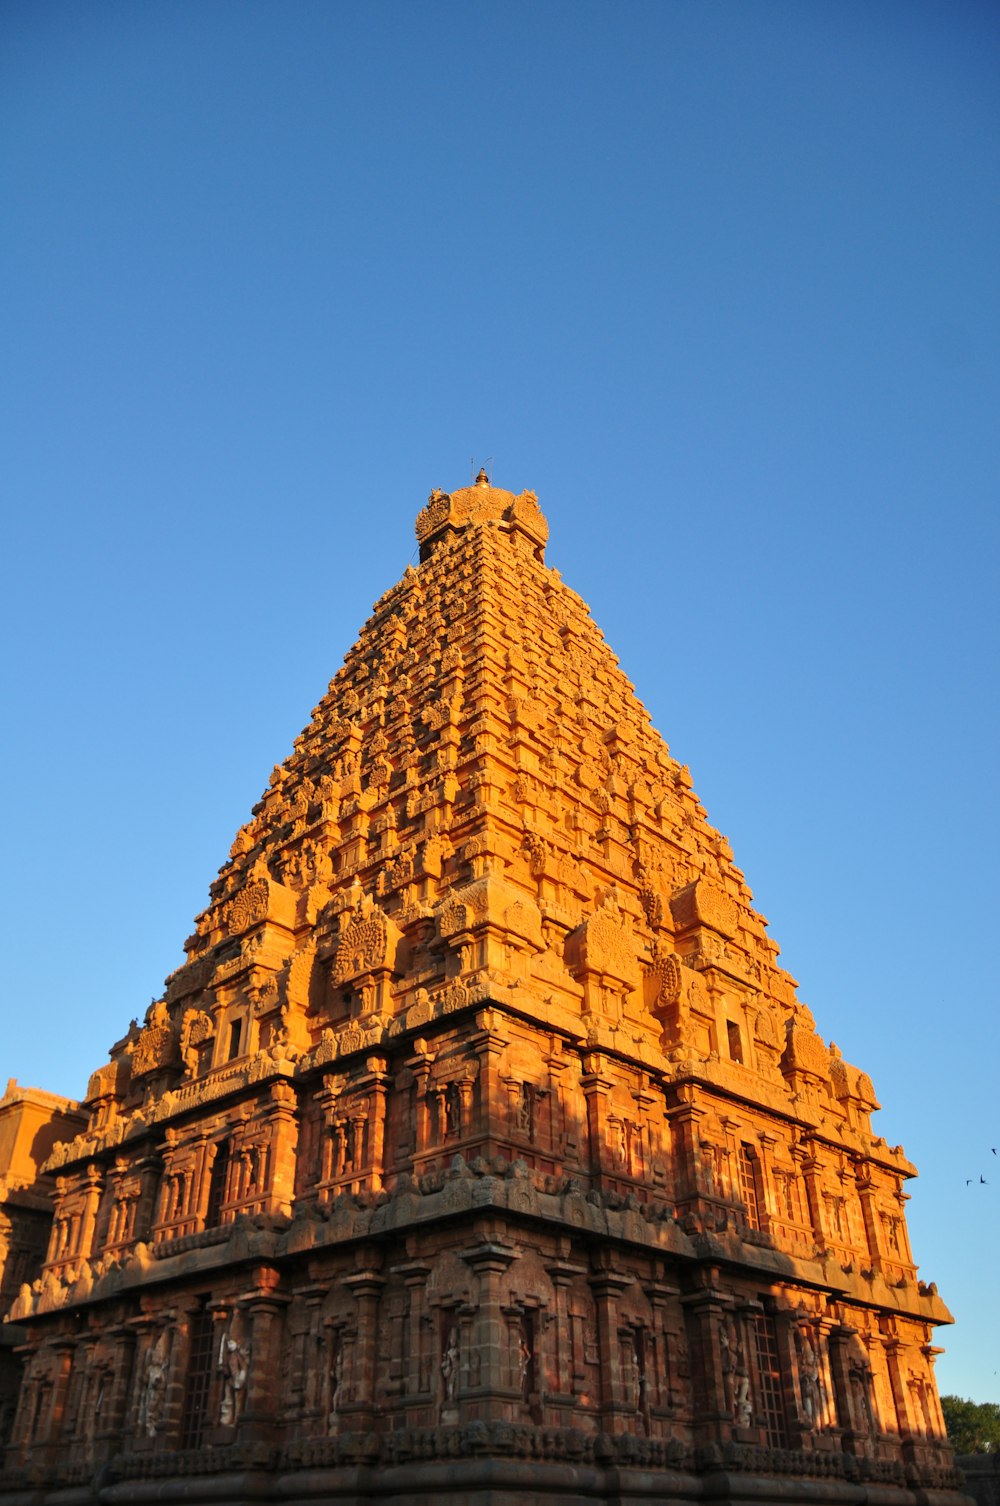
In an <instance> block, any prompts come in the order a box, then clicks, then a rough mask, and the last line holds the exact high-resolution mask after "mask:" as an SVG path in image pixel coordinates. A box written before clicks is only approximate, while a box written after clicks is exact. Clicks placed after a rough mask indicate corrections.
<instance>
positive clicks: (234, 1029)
mask: <svg viewBox="0 0 1000 1506" xmlns="http://www.w3.org/2000/svg"><path fill="white" fill-rule="evenodd" d="M242 1044H243V1021H242V1020H232V1021H231V1022H230V1025H229V1049H228V1050H227V1052H226V1060H227V1061H230V1062H231V1061H232V1060H233V1059H234V1058H235V1057H237V1056H239V1054H240V1047H241V1046H242Z"/></svg>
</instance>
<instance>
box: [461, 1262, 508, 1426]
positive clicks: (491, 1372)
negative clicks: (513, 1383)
mask: <svg viewBox="0 0 1000 1506" xmlns="http://www.w3.org/2000/svg"><path fill="white" fill-rule="evenodd" d="M459 1253H460V1255H461V1257H462V1259H463V1260H464V1261H465V1262H466V1264H467V1265H468V1266H470V1267H471V1269H472V1270H473V1271H474V1272H475V1275H476V1277H477V1281H478V1286H479V1308H478V1313H477V1321H476V1324H475V1328H474V1330H473V1332H474V1334H475V1343H476V1347H477V1350H478V1354H479V1385H480V1396H481V1398H482V1404H483V1405H484V1406H485V1408H486V1410H487V1412H488V1413H492V1415H493V1416H494V1417H504V1418H506V1417H508V1416H510V1388H509V1386H507V1385H506V1384H505V1376H506V1375H507V1372H508V1368H509V1345H508V1329H507V1320H506V1318H505V1317H504V1314H503V1306H502V1304H503V1291H502V1278H503V1275H504V1272H505V1271H506V1270H507V1268H508V1266H509V1265H510V1264H511V1262H512V1261H513V1260H515V1259H516V1258H517V1251H516V1249H515V1248H514V1246H513V1245H512V1244H508V1243H507V1242H506V1241H505V1240H500V1239H484V1240H482V1241H481V1242H480V1243H479V1244H476V1245H474V1246H473V1247H472V1248H471V1249H467V1250H461V1251H460V1252H459ZM456 1400H457V1397H456ZM514 1415H515V1416H518V1415H519V1411H518V1412H517V1413H515V1414H514Z"/></svg>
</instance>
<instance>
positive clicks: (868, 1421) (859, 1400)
mask: <svg viewBox="0 0 1000 1506" xmlns="http://www.w3.org/2000/svg"><path fill="white" fill-rule="evenodd" d="M848 1374H849V1376H850V1381H851V1403H852V1407H853V1410H854V1426H855V1427H856V1428H857V1430H858V1432H859V1433H867V1434H868V1436H869V1438H871V1437H873V1436H874V1433H875V1414H874V1412H873V1411H872V1386H873V1384H874V1377H873V1375H872V1369H871V1366H870V1365H869V1364H868V1362H867V1361H866V1360H858V1361H856V1362H855V1363H854V1364H853V1365H851V1367H850V1370H849V1372H848Z"/></svg>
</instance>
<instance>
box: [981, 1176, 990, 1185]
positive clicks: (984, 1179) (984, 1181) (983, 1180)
mask: <svg viewBox="0 0 1000 1506" xmlns="http://www.w3.org/2000/svg"><path fill="white" fill-rule="evenodd" d="M979 1180H980V1181H981V1182H982V1184H983V1186H984V1187H988V1186H989V1185H990V1184H989V1182H987V1180H986V1178H985V1177H980V1178H979Z"/></svg>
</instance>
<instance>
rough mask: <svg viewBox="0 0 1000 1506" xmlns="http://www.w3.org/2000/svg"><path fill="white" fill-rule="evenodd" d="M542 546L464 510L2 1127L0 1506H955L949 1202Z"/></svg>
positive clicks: (484, 498)
mask: <svg viewBox="0 0 1000 1506" xmlns="http://www.w3.org/2000/svg"><path fill="white" fill-rule="evenodd" d="M547 534H548V529H547V525H546V523H545V520H544V518H543V517H542V514H541V512H540V510H539V507H538V501H537V498H536V497H535V496H534V494H533V493H531V492H521V493H519V494H515V493H514V492H508V491H504V490H503V489H501V488H499V487H495V486H494V485H493V484H492V482H491V480H490V478H489V477H488V476H487V475H486V474H485V472H481V473H480V475H479V476H478V477H477V479H476V481H475V482H474V483H473V485H472V486H470V487H465V488H460V489H458V490H456V491H454V492H451V493H445V492H435V493H433V494H432V495H431V497H430V499H429V501H428V503H427V506H426V507H425V508H424V509H423V510H422V512H421V513H420V516H419V517H418V520H417V538H418V543H419V546H420V563H419V565H417V566H416V567H410V568H408V569H407V570H406V571H405V572H404V574H403V576H402V577H401V579H400V580H399V581H398V582H397V583H396V584H395V585H393V586H391V587H390V589H389V590H388V591H386V592H385V593H384V595H383V596H382V597H380V599H379V600H378V601H377V602H376V603H375V606H374V608H373V610H372V614H371V616H370V618H369V619H368V621H367V622H366V623H365V624H364V625H363V627H362V629H361V632H360V634H359V637H358V641H357V643H356V644H355V646H354V647H353V648H352V649H351V650H350V652H349V653H348V655H347V658H346V660H345V662H344V664H343V666H342V668H341V669H339V670H338V671H337V673H336V675H335V676H334V677H333V679H332V680H331V681H330V684H329V688H328V690H327V691H326V693H325V694H324V695H323V696H322V697H321V698H320V700H319V702H318V704H317V705H316V707H315V709H314V710H313V712H312V715H311V720H310V722H309V724H308V725H307V726H306V727H305V728H304V730H303V731H302V732H301V733H300V734H299V736H298V737H296V738H295V740H294V742H293V744H292V752H291V754H290V755H289V757H288V758H287V759H285V760H284V762H283V763H282V764H281V765H279V766H278V767H277V768H276V769H275V770H274V771H273V772H272V774H271V776H270V778H269V781H268V784H267V788H266V789H265V791H264V793H263V795H262V797H261V799H260V800H259V801H258V802H257V803H256V805H255V806H254V808H253V810H252V811H251V812H250V813H249V815H248V819H247V821H246V823H245V824H244V825H243V827H242V828H241V829H240V831H239V833H238V834H237V836H236V840H235V841H234V842H233V844H232V847H231V849H230V852H229V857H228V859H227V860H226V862H225V863H224V865H223V867H222V869H220V871H219V873H218V876H217V877H216V878H215V879H213V880H212V883H211V885H210V888H209V894H208V900H207V903H206V905H205V908H204V910H203V911H202V912H201V913H200V914H199V915H198V917H197V918H196V921H195V927H194V930H193V932H192V935H191V936H190V937H189V938H188V940H187V942H186V943H185V952H186V954H187V960H186V961H184V962H183V963H182V965H181V966H180V967H179V968H178V969H177V971H176V972H175V973H174V974H172V976H171V978H170V979H169V980H168V982H167V987H166V992H165V995H164V998H163V999H162V1000H159V1001H157V1003H156V1004H155V1005H154V1006H152V1008H151V1009H150V1011H149V1013H148V1017H147V1018H146V1019H145V1021H144V1023H143V1024H142V1026H140V1025H138V1024H137V1023H136V1022H134V1021H133V1023H132V1025H130V1026H129V1027H128V1029H127V1030H126V1031H125V1033H124V1034H123V1035H122V1038H121V1039H120V1040H119V1041H118V1042H117V1043H116V1044H115V1046H114V1047H113V1048H112V1052H111V1060H110V1062H109V1063H108V1064H107V1065H106V1066H103V1067H98V1069H97V1070H96V1071H95V1072H94V1073H93V1074H92V1076H91V1078H90V1083H89V1086H88V1093H87V1098H86V1101H85V1103H84V1105H83V1106H82V1108H81V1107H79V1106H77V1105H72V1106H70V1107H69V1108H67V1107H66V1106H65V1105H63V1106H62V1107H61V1108H60V1107H58V1105H57V1104H56V1102H55V1101H53V1103H51V1104H48V1105H34V1106H30V1109H31V1111H30V1114H29V1106H27V1105H25V1104H24V1102H23V1101H22V1099H21V1098H19V1096H18V1094H17V1092H15V1091H12V1090H9V1092H8V1098H7V1099H5V1100H3V1101H0V1146H3V1145H7V1146H8V1147H10V1146H11V1145H14V1146H15V1150H14V1151H12V1152H9V1154H10V1155H11V1157H12V1164H11V1166H10V1167H9V1168H5V1167H4V1166H3V1165H2V1164H0V1295H2V1297H3V1300H4V1303H5V1305H6V1307H7V1309H8V1311H9V1313H10V1316H11V1317H12V1318H16V1319H18V1320H19V1321H21V1322H23V1323H25V1325H26V1327H25V1330H24V1333H25V1337H24V1338H23V1340H22V1339H19V1341H18V1348H17V1352H16V1356H15V1349H14V1347H13V1346H8V1347H7V1348H6V1349H4V1348H3V1346H0V1366H2V1364H3V1363H4V1357H5V1356H8V1357H10V1360H11V1363H12V1364H14V1365H19V1364H20V1363H21V1359H20V1356H21V1355H22V1354H23V1356H24V1363H23V1374H22V1375H21V1377H20V1380H19V1382H18V1384H19V1386H20V1393H19V1395H20V1400H19V1402H18V1405H17V1409H16V1416H14V1417H13V1418H12V1427H11V1432H10V1442H9V1445H8V1446H7V1448H6V1456H5V1461H4V1464H5V1468H4V1470H3V1471H0V1506H3V1503H4V1498H5V1493H6V1492H8V1491H11V1490H12V1491H13V1492H14V1496H13V1498H12V1499H13V1500H14V1501H21V1500H27V1499H28V1498H29V1496H30V1498H31V1500H33V1501H38V1502H39V1503H43V1502H44V1501H46V1500H49V1501H51V1500H55V1499H59V1500H63V1499H68V1498H69V1496H70V1495H73V1494H74V1493H75V1496H80V1493H81V1492H83V1494H88V1492H89V1494H93V1493H94V1492H93V1491H91V1490H90V1487H89V1485H88V1483H87V1482H90V1481H102V1480H104V1481H107V1482H109V1485H108V1488H110V1489H111V1490H112V1491H113V1493H114V1497H115V1500H116V1502H118V1503H119V1506H138V1503H139V1502H140V1501H148V1500H149V1499H151V1498H152V1496H153V1495H163V1493H164V1492H166V1493H167V1495H170V1496H171V1499H177V1500H179V1499H180V1498H181V1497H182V1496H190V1497H191V1498H192V1499H193V1498H194V1496H195V1495H199V1490H200V1491H201V1495H199V1499H201V1496H203V1495H204V1494H205V1491H206V1490H209V1492H210V1493H211V1494H212V1495H213V1496H214V1497H216V1498H218V1499H220V1500H222V1499H227V1500H231V1501H235V1500H238V1499H243V1498H244V1495H245V1492H246V1490H247V1489H248V1488H250V1489H252V1490H253V1491H254V1492H255V1493H257V1494H259V1495H260V1496H261V1498H262V1499H263V1498H264V1497H266V1496H269V1495H272V1496H273V1495H275V1493H277V1494H278V1495H284V1496H288V1497H289V1498H291V1497H292V1496H295V1497H296V1498H298V1497H300V1496H301V1497H302V1498H304V1497H305V1496H306V1495H312V1496H315V1497H316V1498H319V1497H320V1496H323V1497H330V1498H332V1497H334V1496H337V1497H343V1498H345V1499H346V1498H347V1497H348V1496H350V1497H351V1498H352V1499H354V1498H357V1499H361V1497H362V1496H364V1497H365V1498H366V1499H368V1498H371V1499H373V1500H374V1499H376V1498H377V1497H378V1496H379V1495H380V1494H383V1493H385V1492H390V1493H391V1494H392V1495H393V1498H394V1499H398V1500H403V1499H407V1500H430V1499H431V1498H432V1497H433V1498H434V1499H435V1500H437V1501H439V1502H440V1503H441V1506H460V1503H461V1502H463V1501H465V1500H468V1499H472V1498H473V1497H475V1498H477V1499H478V1498H479V1497H480V1496H484V1497H485V1494H487V1493H489V1492H490V1491H493V1490H495V1489H496V1488H497V1487H496V1482H497V1479H498V1478H499V1477H500V1475H501V1474H502V1473H503V1472H504V1471H507V1472H508V1475H510V1477H511V1478H513V1479H515V1484H514V1485H513V1486H512V1487H511V1492H514V1493H516V1492H517V1491H521V1493H523V1490H524V1489H527V1488H528V1487H527V1485H526V1484H525V1481H526V1480H527V1479H528V1478H529V1476H528V1474H527V1473H526V1472H527V1471H530V1493H531V1495H532V1499H535V1498H536V1497H537V1499H538V1501H539V1503H541V1502H542V1501H543V1500H545V1499H553V1500H558V1499H566V1498H567V1495H568V1494H569V1495H576V1494H579V1490H580V1489H581V1488H583V1489H585V1493H586V1494H587V1495H588V1498H592V1499H593V1500H594V1501H595V1502H600V1501H602V1500H604V1501H606V1500H608V1499H618V1498H619V1497H620V1495H621V1492H622V1490H623V1489H625V1490H632V1489H633V1486H635V1488H637V1489H639V1490H640V1493H643V1492H645V1494H646V1496H648V1498H649V1499H650V1500H652V1499H654V1498H655V1499H656V1500H658V1501H664V1502H671V1501H673V1502H678V1501H680V1500H681V1499H683V1501H684V1502H685V1503H688V1506H690V1502H692V1501H694V1500H696V1499H698V1498H699V1497H700V1496H703V1495H704V1494H705V1491H706V1489H707V1490H709V1491H711V1490H712V1489H715V1487H716V1486H718V1487H719V1489H721V1490H723V1493H724V1494H727V1496H729V1497H731V1498H732V1499H733V1500H736V1499H737V1498H740V1499H743V1498H745V1497H746V1495H747V1489H746V1488H745V1487H747V1488H750V1487H751V1486H752V1492H751V1493H753V1492H756V1493H757V1494H758V1495H760V1496H761V1497H762V1498H763V1497H765V1496H766V1497H767V1498H768V1499H772V1498H773V1499H778V1497H779V1496H780V1497H782V1498H785V1499H788V1500H792V1499H796V1500H797V1499H800V1498H801V1499H805V1498H806V1496H808V1498H809V1499H810V1500H811V1501H814V1502H815V1503H816V1506H843V1502H844V1501H845V1500H847V1499H848V1497H850V1498H851V1499H855V1498H857V1499H861V1496H862V1495H865V1496H871V1495H872V1493H873V1492H874V1493H875V1494H877V1496H878V1499H879V1502H880V1506H894V1503H895V1506H908V1503H909V1502H911V1501H912V1500H913V1499H914V1498H915V1497H916V1496H917V1495H920V1497H921V1498H924V1497H926V1498H927V1499H931V1498H932V1497H933V1499H934V1501H935V1503H936V1506H961V1501H962V1497H961V1496H960V1495H959V1494H957V1493H956V1479H955V1476H954V1474H953V1472H952V1466H951V1460H950V1454H949V1451H948V1448H947V1444H946V1441H945V1439H944V1434H943V1428H942V1425H941V1420H940V1413H939V1410H938V1404H937V1397H936V1391H935V1388H934V1378H933V1357H934V1354H935V1352H936V1351H935V1349H934V1346H933V1345H932V1343H931V1338H932V1334H933V1328H934V1326H935V1325H937V1324H940V1323H943V1322H947V1321H948V1313H947V1309H946V1308H945V1307H944V1305H943V1303H942V1302H941V1299H940V1298H939V1296H938V1295H937V1291H936V1288H935V1287H934V1284H933V1283H926V1282H917V1280H916V1267H915V1265H914V1263H913V1260H912V1256H911V1253H910V1250H909V1244H908V1239H907V1232H906V1222H905V1216H904V1214H905V1209H904V1202H905V1193H904V1191H903V1188H904V1184H905V1182H906V1180H907V1179H908V1178H909V1177H911V1176H912V1175H913V1174H914V1168H913V1167H912V1166H911V1165H910V1163H909V1162H908V1161H907V1160H906V1158H905V1156H904V1155H903V1152H902V1150H901V1149H900V1148H899V1147H898V1146H897V1147H889V1146H887V1145H886V1143H885V1141H884V1140H882V1139H880V1138H879V1137H878V1136H877V1135H874V1134H873V1133H872V1130H871V1125H870V1116H871V1114H872V1112H873V1111H874V1110H875V1109H876V1108H877V1103H876V1100H875V1094H874V1090H873V1088H872V1084H871V1082H870V1080H869V1079H868V1078H867V1077H866V1076H865V1074H864V1073H863V1072H859V1071H858V1069H857V1068H856V1067H853V1066H851V1065H850V1064H849V1063H847V1062H845V1061H843V1059H842V1058H841V1056H840V1053H839V1051H838V1050H837V1049H836V1047H835V1046H833V1045H831V1046H829V1047H828V1046H827V1045H826V1043H825V1042H824V1041H823V1039H822V1038H821V1036H820V1035H819V1034H818V1033H817V1030H816V1027H815V1022H814V1021H813V1018H812V1016H811V1014H810V1013H809V1011H808V1009H806V1008H805V1006H804V1005H802V1004H801V1003H800V1002H799V1001H798V999H797V996H796V984H795V982H794V980H793V979H792V978H790V977H789V976H788V974H787V973H785V972H784V971H783V970H782V969H781V968H780V967H779V965H778V962H777V950H776V947H775V945H774V944H773V943H772V942H771V941H770V940H769V937H768V934H767V924H766V922H765V920H764V918H763V916H761V915H759V914H758V913H757V911H756V910H755V909H754V907H753V904H752V898H751V894H750V891H749V889H748V888H747V885H746V882H745V880H744V878H743V875H742V873H741V872H740V871H739V869H738V868H736V867H735V865H734V861H733V855H732V852H731V850H730V848H729V844H728V843H727V842H726V840H725V838H724V837H722V836H721V835H720V834H719V833H718V832H717V831H715V830H714V829H713V828H712V827H711V826H710V825H709V824H708V822H707V820H706V818H705V813H704V810H703V809H702V807H701V806H700V805H699V803H698V799H697V796H696V795H695V793H694V791H693V788H692V780H691V775H690V773H689V771H688V770H687V768H686V767H682V766H681V765H679V764H678V763H677V762H676V761H675V760H674V759H673V758H672V756H671V755H670V753H669V750H668V749H667V746H666V744H665V743H664V742H663V741H662V739H661V738H660V737H659V735H658V734H657V733H656V732H655V731H654V729H653V728H652V727H651V725H650V723H649V718H648V716H647V715H646V713H645V711H644V709H643V707H642V705H641V703H640V702H639V701H638V700H637V698H636V696H635V693H634V690H633V688H632V686H631V684H630V683H629V681H628V680H627V679H626V678H625V676H624V674H623V673H622V671H621V669H620V667H619V665H618V662H617V659H616V658H615V656H614V654H613V653H612V652H611V650H610V648H609V647H608V645H607V644H606V642H605V641H604V639H603V637H602V635H601V634H600V632H599V630H598V628H597V627H596V625H595V624H594V622H593V620H592V619H591V617H590V614H589V611H588V609H587V607H586V606H585V604H584V603H583V602H582V601H581V600H580V598H579V597H578V596H576V595H575V593H574V592H573V591H572V590H570V589H569V588H568V587H567V586H566V585H565V584H564V583H563V582H562V580H561V578H560V577H559V575H558V572H556V571H554V570H550V569H549V568H547V567H546V565H545V563H544V559H543V549H544V546H545V543H546V539H547ZM182 1069H183V1070H182ZM58 1102H59V1104H61V1103H62V1101H61V1100H60V1101H58ZM19 1114H23V1115H24V1116H25V1118H24V1125H23V1129H24V1133H23V1134H22V1133H20V1131H19V1132H18V1133H17V1134H14V1133H12V1132H10V1129H9V1127H10V1124H11V1123H13V1121H14V1120H15V1119H16V1118H17V1116H18V1115H19ZM4 1115H6V1116H7V1119H6V1120H4V1119H3V1117H2V1116H4ZM32 1115H34V1117H31V1116H32ZM46 1115H48V1118H46V1117H45V1116H46ZM18 1123H19V1124H20V1121H18ZM47 1124H48V1125H49V1126H50V1129H46V1128H45V1126H46V1125H47ZM53 1124H57V1125H58V1126H59V1133H58V1134H56V1133H55V1132H54V1130H51V1125H53ZM56 1173H58V1181H56V1180H55V1174H56ZM19 1199H20V1201H18V1200H19ZM32 1220H34V1223H32ZM10 1252H14V1253H13V1255H12V1254H11V1253H10ZM15 1257H16V1264H15ZM25 1275H26V1277H27V1279H22V1277H23V1276H25ZM2 1379H3V1376H2V1374H0V1382H2ZM98 1416H99V1417H100V1418H101V1423H100V1426H96V1425H91V1424H90V1423H86V1422H84V1421H82V1420H83V1419H88V1418H90V1419H93V1418H97V1417H98ZM511 1471H513V1474H511ZM498 1472H499V1473H498ZM201 1477H204V1478H201ZM581 1481H582V1482H584V1483H583V1484H582V1485H581ZM637 1481H639V1482H641V1486H638V1485H636V1482H637ZM110 1482H113V1483H110ZM248 1482H251V1484H249V1485H248ZM95 1489H98V1487H97V1486H95ZM99 1489H100V1491H101V1492H102V1493H105V1491H104V1486H103V1485H102V1486H100V1487H99ZM678 1491H680V1492H681V1495H680V1496H679V1495H678ZM633 1493H634V1492H633ZM88 1498H89V1495H88Z"/></svg>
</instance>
